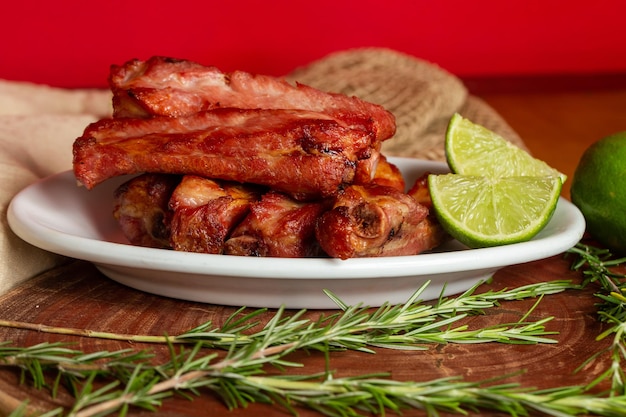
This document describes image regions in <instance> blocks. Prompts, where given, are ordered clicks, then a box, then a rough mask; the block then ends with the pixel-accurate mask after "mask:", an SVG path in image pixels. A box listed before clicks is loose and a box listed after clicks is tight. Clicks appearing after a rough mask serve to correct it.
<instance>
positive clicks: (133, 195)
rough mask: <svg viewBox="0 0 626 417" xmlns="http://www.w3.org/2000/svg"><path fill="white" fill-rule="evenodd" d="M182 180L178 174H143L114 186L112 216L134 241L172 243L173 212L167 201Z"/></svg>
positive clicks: (165, 245) (149, 244)
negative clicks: (171, 225)
mask: <svg viewBox="0 0 626 417" xmlns="http://www.w3.org/2000/svg"><path fill="white" fill-rule="evenodd" d="M179 182H180V177H179V176H176V175H167V174H144V175H140V176H138V177H135V178H133V179H131V180H129V181H127V182H125V183H124V184H122V185H120V186H119V187H118V188H117V189H116V190H115V195H114V207H113V216H114V217H115V219H116V220H117V221H118V223H119V225H120V228H121V230H122V233H123V234H124V236H126V238H127V239H128V240H129V242H130V243H131V244H133V245H136V246H145V247H151V248H169V247H170V244H169V238H170V220H171V216H172V212H171V210H170V209H169V207H168V202H169V199H170V196H171V195H172V192H173V191H174V188H176V186H177V185H178V183H179Z"/></svg>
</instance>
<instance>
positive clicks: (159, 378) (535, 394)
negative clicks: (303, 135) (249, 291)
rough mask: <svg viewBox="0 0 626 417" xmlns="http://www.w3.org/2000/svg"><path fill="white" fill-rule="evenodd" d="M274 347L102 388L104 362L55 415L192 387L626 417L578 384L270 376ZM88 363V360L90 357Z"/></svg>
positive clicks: (379, 404)
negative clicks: (266, 370) (543, 386)
mask: <svg viewBox="0 0 626 417" xmlns="http://www.w3.org/2000/svg"><path fill="white" fill-rule="evenodd" d="M270 339H271V337H270ZM269 344H271V340H267V341H266V342H265V343H261V342H258V344H257V345H256V346H254V348H251V345H248V346H246V347H245V348H244V349H238V350H236V351H232V352H231V353H229V355H227V356H226V357H225V358H223V359H218V358H217V356H216V355H214V354H209V355H206V356H203V355H202V354H201V353H200V352H201V344H198V345H196V346H195V347H194V348H193V349H191V350H188V351H181V352H179V353H177V354H176V355H174V356H173V357H172V358H171V360H170V361H169V362H166V363H164V364H161V365H156V366H153V365H150V364H149V363H147V362H143V361H141V360H140V361H139V362H137V363H135V365H134V368H133V372H131V373H128V374H125V375H126V377H118V379H117V380H115V381H114V382H112V383H110V384H107V385H105V386H104V387H101V388H95V380H96V375H98V374H102V375H104V374H107V373H108V372H110V371H111V369H112V366H111V364H110V363H109V362H105V363H101V364H100V365H99V367H100V369H99V370H98V371H96V370H93V369H92V370H89V371H84V379H83V383H82V386H81V389H80V390H79V391H78V392H77V400H76V402H75V403H74V405H73V407H72V408H71V409H70V410H69V411H67V412H65V411H64V410H62V409H57V410H53V411H52V412H50V413H49V414H48V415H50V416H52V415H56V416H72V417H91V416H96V415H107V414H111V413H114V412H118V413H120V415H124V414H125V413H126V412H127V411H128V407H130V406H139V407H143V408H146V409H149V410H154V409H156V408H157V407H159V406H160V404H161V402H162V400H163V399H165V398H167V397H168V396H170V395H173V394H175V393H179V394H180V393H185V392H189V393H191V394H192V395H199V394H200V393H201V392H200V391H199V390H200V389H209V390H211V391H213V392H214V393H216V394H217V395H218V396H220V397H221V398H222V399H223V401H224V402H225V404H226V405H227V406H228V407H229V408H231V409H233V408H237V407H245V406H247V405H249V404H250V403H254V402H260V403H274V404H281V405H283V406H284V407H286V408H287V409H288V410H291V411H292V412H294V414H295V407H298V406H304V407H308V408H310V409H313V410H316V411H318V412H320V413H321V414H323V415H327V416H359V415H367V414H369V413H375V414H379V415H384V414H385V413H386V412H390V411H391V412H401V411H403V410H406V409H423V410H426V411H427V412H428V415H431V416H436V415H438V413H439V412H455V413H467V412H469V411H475V410H492V411H500V412H505V413H508V414H510V415H512V416H519V415H528V414H529V413H532V412H541V413H545V414H548V415H552V416H558V417H562V416H573V415H578V414H585V413H591V414H595V415H599V416H609V417H613V416H623V415H624V414H623V410H624V409H626V408H625V407H626V395H621V396H610V397H600V396H593V395H589V394H587V393H586V390H585V388H584V387H578V386H573V387H560V388H556V389H549V390H533V389H522V388H520V387H519V386H518V385H516V384H500V385H494V384H493V383H494V382H495V381H485V382H466V381H463V380H462V379H460V378H441V379H435V380H431V381H424V382H416V381H405V382H400V381H393V380H390V379H386V378H382V377H381V376H380V375H363V376H359V377H348V378H335V377H334V376H333V375H332V374H329V373H324V374H321V375H319V374H315V375H298V376H286V375H279V376H267V375H262V365H263V364H264V363H272V362H274V361H278V360H280V358H281V356H282V354H271V353H270V354H268V353H269V350H271V348H268V347H267V345H269ZM26 349H28V348H26ZM47 349H50V350H51V351H53V352H56V351H57V350H58V349H59V346H58V345H56V344H49V345H48V346H46V345H40V346H38V348H37V350H38V351H39V352H40V353H41V352H45V351H46V350H47ZM268 349H269V350H268ZM71 352H72V351H68V354H67V355H66V356H65V359H64V361H65V362H66V363H71V362H72V361H73V360H74V359H76V357H80V353H73V354H72V353H71ZM110 355H112V356H114V357H115V359H114V360H113V361H112V362H115V361H120V360H121V359H122V362H123V358H125V357H126V356H125V355H126V354H125V353H124V352H115V353H111V354H110ZM93 359H94V364H95V361H97V360H98V359H97V357H96V356H94V358H93ZM80 362H81V363H82V362H84V361H83V360H82V358H81V360H80ZM131 362H135V360H134V359H133V360H132V361H131ZM44 368H45V367H44ZM503 378H504V377H503ZM120 386H121V388H120Z"/></svg>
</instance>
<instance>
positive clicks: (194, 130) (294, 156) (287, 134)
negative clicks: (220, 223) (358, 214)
mask: <svg viewBox="0 0 626 417" xmlns="http://www.w3.org/2000/svg"><path fill="white" fill-rule="evenodd" d="M372 139H373V138H372V136H371V132H367V131H363V130H360V129H352V128H349V127H347V126H345V125H344V124H343V123H342V122H341V121H339V120H335V119H333V118H331V117H329V116H327V115H324V114H320V113H312V112H310V111H303V110H260V109H256V110H247V109H217V110H212V111H207V112H202V113H196V114H193V115H191V116H186V117H177V118H170V117H154V118H151V119H105V120H101V121H98V122H95V123H93V124H91V125H90V126H88V127H87V128H86V129H85V132H84V134H83V136H81V137H80V138H78V139H76V141H75V142H74V148H73V151H74V173H75V175H76V178H77V179H78V180H79V181H80V182H81V183H83V184H84V185H85V186H86V187H87V188H88V189H91V188H93V187H94V186H96V185H97V184H98V183H100V182H102V181H104V180H106V179H108V178H111V177H114V176H117V175H123V174H134V173H140V172H153V173H169V174H191V175H199V176H203V177H207V178H215V179H222V180H230V181H237V182H242V183H244V182H246V183H254V184H260V185H265V186H268V187H271V188H273V189H275V190H277V191H283V192H286V193H289V194H290V195H292V196H293V197H294V198H297V199H311V198H317V197H325V196H329V195H334V194H336V193H337V191H338V190H339V188H340V187H342V186H343V185H345V184H349V183H352V182H354V181H366V180H370V179H371V177H372V175H373V170H374V169H375V167H376V164H377V162H378V158H379V156H380V146H379V144H378V143H377V142H375V141H373V140H372Z"/></svg>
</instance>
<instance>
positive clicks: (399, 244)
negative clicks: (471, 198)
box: [316, 184, 431, 259]
mask: <svg viewBox="0 0 626 417" xmlns="http://www.w3.org/2000/svg"><path fill="white" fill-rule="evenodd" d="M427 215H428V209H427V208H426V207H424V206H422V205H420V204H418V203H417V202H416V201H415V200H414V199H413V198H411V197H410V196H409V195H407V194H405V193H404V192H401V191H398V190H396V189H395V188H391V187H387V186H380V185H375V184H372V185H365V186H361V185H353V186H350V187H348V188H346V189H345V190H343V191H342V192H341V193H340V194H339V195H338V196H337V198H336V201H335V204H334V206H333V208H332V210H330V211H328V212H326V213H324V214H323V215H322V217H321V218H320V219H319V221H318V223H317V228H316V236H317V239H318V241H319V242H320V245H321V246H322V249H324V251H325V252H326V253H327V254H328V255H330V256H331V257H334V258H341V259H348V258H355V257H375V256H400V255H415V254H418V253H420V252H422V251H424V250H426V249H431V248H430V247H428V248H426V247H424V242H423V240H422V239H421V238H420V235H421V234H422V232H423V231H424V230H423V227H420V224H421V223H422V221H423V220H424V219H425V218H426V217H427Z"/></svg>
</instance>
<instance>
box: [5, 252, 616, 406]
mask: <svg viewBox="0 0 626 417" xmlns="http://www.w3.org/2000/svg"><path fill="white" fill-rule="evenodd" d="M572 254H573V255H575V258H576V259H575V261H574V262H573V264H572V267H573V268H574V269H579V270H581V271H583V275H584V277H585V278H584V282H583V285H582V286H581V285H579V284H574V283H572V282H570V281H554V282H548V283H538V284H532V285H528V286H524V287H520V288H516V289H507V290H502V291H487V292H485V293H482V294H478V293H476V289H477V287H474V288H472V289H470V290H468V291H467V292H465V293H464V294H461V295H460V296H458V297H454V298H444V297H442V298H440V299H439V300H437V301H436V302H435V303H432V304H429V303H424V302H422V301H421V300H419V296H420V294H421V293H422V292H423V290H424V288H425V286H424V287H422V288H420V289H419V290H418V291H417V292H416V293H415V294H414V295H413V297H411V298H410V300H408V301H407V303H405V304H403V305H398V306H391V305H385V306H382V307H380V308H378V309H373V310H372V309H368V308H366V307H363V306H347V305H345V304H344V303H343V302H342V301H341V300H340V299H338V298H337V297H336V296H334V295H333V294H330V293H329V294H328V295H329V296H330V297H331V298H333V299H334V300H335V302H336V303H337V305H338V306H339V307H340V309H341V310H342V311H341V312H339V313H337V314H333V315H330V316H328V317H323V316H322V317H320V318H318V319H316V320H311V319H307V318H306V317H305V316H304V310H302V311H300V312H296V313H295V314H293V315H291V316H287V315H285V311H284V310H283V309H279V310H278V311H277V312H276V313H275V314H274V316H273V317H272V318H271V320H270V321H269V322H268V323H267V324H266V325H265V326H263V327H262V328H261V330H259V331H254V329H255V328H256V326H258V325H259V323H258V320H257V318H258V316H259V315H260V314H262V313H264V312H265V310H255V311H252V312H247V310H245V309H241V310H239V311H237V312H236V313H235V314H233V315H232V316H231V317H230V319H229V320H228V321H227V322H226V323H225V324H224V325H223V326H221V327H219V328H217V327H214V326H213V325H212V324H211V323H210V322H208V323H204V324H202V325H201V326H198V327H196V328H194V329H191V330H190V331H188V332H185V333H183V334H180V335H178V336H172V337H154V336H141V335H116V334H111V333H95V332H90V331H85V330H81V329H63V328H52V327H46V326H39V325H37V326H35V327H37V329H38V330H39V331H49V332H54V333H62V334H79V335H82V336H86V337H104V338H107V339H124V340H135V341H142V342H153V343H166V344H167V346H169V349H170V359H169V360H168V361H166V362H165V363H161V364H156V365H155V364H153V363H152V361H153V359H154V358H152V357H151V355H150V354H149V352H135V351H133V350H122V351H119V352H97V353H93V354H84V353H82V352H79V351H75V350H72V349H71V348H70V347H69V346H68V345H64V344H54V343H43V344H40V345H36V346H31V347H11V346H10V345H9V344H2V345H0V364H4V365H5V366H12V367H19V368H20V369H22V374H23V377H22V379H23V380H24V381H27V380H28V381H32V383H33V385H34V386H36V387H39V388H48V389H50V390H51V392H52V393H53V394H55V393H56V392H57V391H58V390H59V389H60V387H61V385H63V386H65V387H68V388H69V389H70V392H71V393H72V394H73V395H74V396H75V401H74V404H73V406H72V408H71V409H70V410H64V409H56V410H51V411H47V412H46V414H45V415H46V416H82V417H89V416H96V415H98V416H101V415H107V414H111V413H118V414H120V415H125V414H126V413H127V412H128V411H129V407H131V406H134V407H141V408H145V409H147V410H156V409H158V407H159V406H160V405H161V403H162V401H163V400H164V399H166V398H167V397H169V396H171V395H174V394H178V395H181V394H182V395H187V396H194V395H200V393H201V389H204V390H206V389H209V390H211V391H212V392H214V393H215V394H216V395H218V396H219V397H220V398H221V399H222V400H223V401H224V403H225V404H226V405H227V406H228V407H229V408H237V407H243V406H246V405H248V404H250V403H254V402H261V403H272V404H279V405H282V406H283V407H285V408H286V409H287V410H289V411H291V412H293V413H294V414H296V410H297V407H307V408H309V409H312V410H316V411H318V412H320V413H321V414H323V415H327V416H357V415H368V414H371V413H374V414H379V415H384V414H385V413H386V412H401V411H403V410H405V409H423V410H426V411H427V414H428V415H432V416H436V415H438V413H439V412H456V413H466V412H470V411H474V410H492V411H499V412H504V413H507V414H510V415H512V416H520V415H528V414H530V413H544V414H548V415H552V416H559V417H562V416H572V415H578V414H595V415H598V416H609V417H612V416H624V410H625V409H626V393H624V384H623V381H624V373H623V371H622V370H621V364H622V363H623V360H624V358H625V357H626V356H625V355H624V352H625V351H624V333H625V332H624V311H623V309H624V301H623V300H622V298H623V294H624V293H623V292H622V291H623V288H624V287H623V283H622V282H620V279H621V278H622V276H620V275H619V274H616V273H614V272H611V271H610V268H611V267H612V266H614V265H616V264H618V263H620V262H616V261H611V260H609V257H610V254H609V255H607V254H606V253H605V252H602V254H601V253H600V252H596V251H594V249H592V248H591V247H587V246H582V245H577V246H576V247H575V248H573V249H572V250H571V251H568V255H569V256H571V255H572ZM605 281H606V284H605ZM595 282H598V283H600V287H601V288H605V285H607V286H608V287H610V289H609V292H608V293H599V294H598V297H599V300H600V301H601V302H600V303H599V305H598V311H599V318H600V319H601V320H603V321H605V322H607V323H609V325H610V328H609V329H607V331H605V332H603V334H602V335H600V336H599V338H602V337H608V336H610V335H613V338H614V343H613V344H612V346H611V348H610V350H609V351H608V352H599V353H598V354H597V355H595V356H594V357H593V358H590V359H589V360H590V361H591V360H594V359H595V358H596V357H597V356H599V355H601V354H603V353H607V354H610V355H611V357H612V366H611V369H608V370H606V372H604V373H602V374H601V375H599V376H598V378H597V379H596V380H595V381H594V383H592V384H591V385H590V386H588V387H577V386H574V387H557V388H553V389H549V390H534V389H525V388H523V387H519V386H517V385H515V384H497V381H493V380H492V381H484V382H482V383H475V382H466V381H463V380H462V379H460V378H443V379H436V380H432V381H423V382H417V381H407V382H399V381H393V380H390V379H388V378H386V377H385V375H362V376H359V377H351V378H338V377H335V375H333V374H332V373H329V372H324V373H321V374H306V373H304V374H303V375H297V376H293V375H286V374H280V375H276V376H274V375H267V374H266V373H265V367H266V366H268V365H271V366H275V367H277V368H278V369H284V368H287V367H301V366H302V365H301V364H299V363H293V362H291V361H289V360H287V357H286V355H288V354H289V353H290V352H293V351H296V350H301V349H307V350H318V351H321V352H322V353H324V354H325V355H326V357H327V358H328V355H329V354H330V353H331V352H332V351H333V350H336V349H351V350H355V351H360V352H372V351H373V350H372V349H373V348H374V347H379V348H381V347H382V348H394V349H424V348H425V347H426V346H427V345H428V344H431V343H483V342H499V343H552V342H554V341H553V340H552V339H550V338H548V337H547V336H549V335H550V334H554V333H553V332H548V331H546V330H545V328H544V324H545V323H546V322H547V321H549V320H550V319H551V318H544V319H541V320H538V321H537V322H528V321H527V317H528V316H529V314H530V312H528V314H526V315H525V316H524V317H522V319H520V320H519V321H518V322H516V323H508V324H502V325H499V326H493V327H488V328H484V329H469V328H467V326H466V325H464V324H460V323H459V320H462V319H463V318H465V317H467V316H468V315H474V314H483V313H484V312H485V311H486V309H489V308H494V307H497V306H498V305H499V304H500V303H502V302H505V301H509V300H521V299H527V298H537V303H538V302H539V301H540V300H541V297H543V296H545V295H549V294H553V293H557V292H561V291H564V290H567V289H580V288H582V287H583V286H584V285H589V284H591V283H595ZM536 305H537V304H535V306H536ZM533 308H534V307H533ZM0 324H2V325H5V326H12V327H23V328H30V326H33V325H28V324H25V323H16V322H4V323H0ZM455 326H456V327H455ZM216 349H217V350H216ZM220 350H221V351H222V352H221V353H218V352H220ZM504 377H505V376H503V378H504ZM607 378H611V381H612V389H611V391H610V393H608V395H604V394H591V393H590V390H589V389H590V388H591V387H593V386H596V385H597V384H599V383H600V382H601V381H604V380H606V379H607ZM9 400H11V399H10V398H9ZM2 401H3V402H4V403H5V404H6V403H7V401H4V400H2ZM12 404H15V400H14V399H13V400H12ZM14 410H15V411H14V415H16V416H17V415H26V414H28V413H32V412H35V413H37V414H43V413H44V412H42V411H41V410H33V409H32V408H29V407H27V406H26V405H25V404H23V405H21V406H19V407H14Z"/></svg>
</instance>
